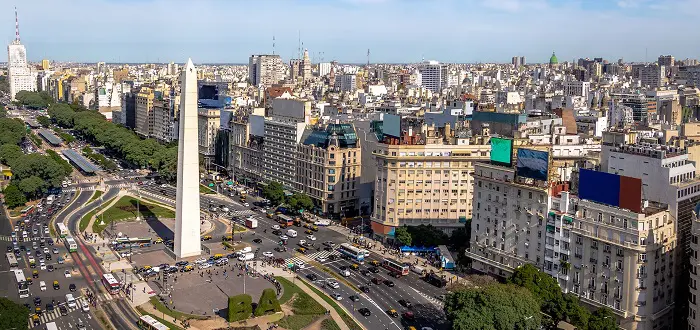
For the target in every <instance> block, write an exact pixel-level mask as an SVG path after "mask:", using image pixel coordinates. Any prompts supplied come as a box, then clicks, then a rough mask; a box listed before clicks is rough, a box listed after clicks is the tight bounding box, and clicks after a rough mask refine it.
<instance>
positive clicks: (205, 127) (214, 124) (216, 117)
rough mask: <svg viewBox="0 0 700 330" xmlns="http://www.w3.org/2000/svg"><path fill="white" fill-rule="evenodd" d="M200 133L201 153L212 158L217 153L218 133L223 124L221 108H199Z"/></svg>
mask: <svg viewBox="0 0 700 330" xmlns="http://www.w3.org/2000/svg"><path fill="white" fill-rule="evenodd" d="M197 119H198V125H199V130H198V133H199V134H198V135H197V142H198V144H199V154H200V155H202V156H203V157H204V159H211V158H213V157H214V155H215V148H214V147H215V142H216V134H217V132H218V131H219V126H221V110H220V109H218V108H216V109H212V108H201V107H200V108H198V109H197Z"/></svg>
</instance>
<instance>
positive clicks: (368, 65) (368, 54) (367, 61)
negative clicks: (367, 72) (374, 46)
mask: <svg viewBox="0 0 700 330" xmlns="http://www.w3.org/2000/svg"><path fill="white" fill-rule="evenodd" d="M367 67H369V48H367Z"/></svg>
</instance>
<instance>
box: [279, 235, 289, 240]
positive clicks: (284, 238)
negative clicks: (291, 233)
mask: <svg viewBox="0 0 700 330" xmlns="http://www.w3.org/2000/svg"><path fill="white" fill-rule="evenodd" d="M280 239H281V240H288V239H289V237H287V235H281V236H280Z"/></svg>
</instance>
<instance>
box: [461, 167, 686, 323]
mask: <svg viewBox="0 0 700 330" xmlns="http://www.w3.org/2000/svg"><path fill="white" fill-rule="evenodd" d="M474 181H475V184H474V204H473V206H474V212H473V218H472V236H471V237H472V241H471V248H470V250H468V251H466V255H467V256H469V257H470V258H472V260H473V262H472V267H473V269H475V270H477V271H480V272H483V273H487V274H493V275H497V276H501V277H507V276H509V275H510V274H512V272H513V271H514V270H515V269H516V268H517V267H520V266H522V265H524V264H527V263H529V264H533V265H535V266H536V267H537V268H539V269H541V270H542V271H544V272H546V273H548V274H550V275H551V276H553V277H554V278H556V279H557V281H558V283H559V285H560V286H561V288H562V290H563V291H564V292H565V293H573V294H575V295H577V296H579V297H580V298H581V300H582V301H583V302H584V303H586V304H589V305H590V306H591V307H594V308H598V307H608V308H610V309H612V310H613V312H614V313H615V314H616V316H617V317H618V324H619V325H620V327H621V328H623V329H671V328H672V324H673V323H672V322H673V313H672V312H673V305H674V299H675V292H676V291H675V284H674V281H673V276H674V261H675V262H676V263H677V262H678V261H677V260H675V252H674V251H675V246H676V235H675V221H673V219H672V217H671V214H670V212H669V210H668V206H667V205H665V204H658V203H651V202H648V201H645V202H644V204H643V207H641V208H640V210H639V212H635V211H631V210H628V209H623V208H620V207H617V206H613V205H606V204H602V203H599V202H596V201H591V200H586V199H581V198H579V197H578V196H575V195H573V194H571V193H570V192H569V185H568V183H562V184H559V183H557V184H554V183H551V182H544V181H534V182H533V181H528V180H526V179H523V178H521V177H519V176H518V175H517V173H516V170H515V168H512V167H504V166H499V165H493V164H486V163H478V164H477V165H476V166H475V170H474ZM639 201H640V203H641V195H640V196H639Z"/></svg>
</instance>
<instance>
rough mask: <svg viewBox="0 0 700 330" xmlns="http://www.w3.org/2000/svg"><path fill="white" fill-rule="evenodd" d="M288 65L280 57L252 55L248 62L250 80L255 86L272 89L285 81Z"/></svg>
mask: <svg viewBox="0 0 700 330" xmlns="http://www.w3.org/2000/svg"><path fill="white" fill-rule="evenodd" d="M285 74H286V65H285V64H284V62H282V58H281V57H280V56H279V55H252V56H251V57H250V59H249V60H248V80H250V83H251V84H252V85H254V86H258V87H259V86H265V87H271V86H272V85H273V84H277V83H279V82H280V81H282V80H284V78H285Z"/></svg>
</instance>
